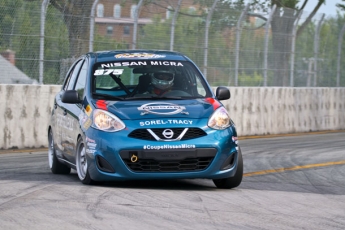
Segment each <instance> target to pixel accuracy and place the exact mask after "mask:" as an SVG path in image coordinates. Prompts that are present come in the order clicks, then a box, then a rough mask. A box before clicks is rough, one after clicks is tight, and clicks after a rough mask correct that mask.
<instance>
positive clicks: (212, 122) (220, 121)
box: [207, 107, 231, 129]
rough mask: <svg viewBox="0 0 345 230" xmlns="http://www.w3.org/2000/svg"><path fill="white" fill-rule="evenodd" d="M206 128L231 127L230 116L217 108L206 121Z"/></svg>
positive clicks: (222, 109)
mask: <svg viewBox="0 0 345 230" xmlns="http://www.w3.org/2000/svg"><path fill="white" fill-rule="evenodd" d="M207 125H208V127H210V128H212V129H226V128H227V127H229V126H230V125H231V122H230V116H229V114H228V112H227V111H226V109H225V108H224V107H220V108H218V109H217V110H216V111H214V112H213V114H212V116H211V117H210V119H209V120H208V123H207Z"/></svg>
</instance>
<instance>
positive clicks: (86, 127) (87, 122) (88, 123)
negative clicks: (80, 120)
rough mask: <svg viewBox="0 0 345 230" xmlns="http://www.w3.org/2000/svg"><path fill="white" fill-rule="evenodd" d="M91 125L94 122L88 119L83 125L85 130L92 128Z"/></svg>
mask: <svg viewBox="0 0 345 230" xmlns="http://www.w3.org/2000/svg"><path fill="white" fill-rule="evenodd" d="M91 124H92V121H91V119H90V118H88V119H87V120H86V121H85V123H84V124H83V127H84V129H88V128H90V126H91Z"/></svg>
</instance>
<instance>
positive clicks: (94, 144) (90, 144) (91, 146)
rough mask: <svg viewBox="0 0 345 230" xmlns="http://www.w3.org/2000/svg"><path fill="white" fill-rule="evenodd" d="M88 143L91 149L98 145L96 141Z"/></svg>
mask: <svg viewBox="0 0 345 230" xmlns="http://www.w3.org/2000/svg"><path fill="white" fill-rule="evenodd" d="M86 145H87V147H89V148H90V149H95V148H96V147H97V144H96V143H92V142H87V143H86Z"/></svg>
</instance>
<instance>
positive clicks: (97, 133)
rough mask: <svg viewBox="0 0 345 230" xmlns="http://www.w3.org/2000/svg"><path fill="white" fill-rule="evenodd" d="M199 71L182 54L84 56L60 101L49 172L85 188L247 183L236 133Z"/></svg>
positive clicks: (51, 130)
mask: <svg viewBox="0 0 345 230" xmlns="http://www.w3.org/2000/svg"><path fill="white" fill-rule="evenodd" d="M229 98H230V91H229V89H228V88H226V87H218V88H216V89H215V95H214V93H213V92H212V89H211V88H210V86H209V85H208V83H207V82H206V80H205V78H204V77H203V75H202V73H201V71H200V70H199V69H198V67H197V66H196V65H195V64H194V63H193V61H192V60H190V59H189V58H188V57H186V56H185V55H183V54H181V53H177V52H170V51H156V50H115V51H104V52H93V53H87V54H85V55H83V56H82V57H80V58H79V59H78V60H76V61H75V63H74V64H73V65H72V67H71V68H70V70H69V71H68V73H67V75H66V78H65V80H64V83H63V86H62V88H61V91H60V92H59V93H58V94H57V95H56V96H55V100H54V105H53V109H52V114H51V118H50V122H49V127H48V141H49V154H48V155H49V157H48V159H49V167H50V169H51V171H52V172H53V173H55V174H68V173H70V171H71V168H72V169H75V170H76V171H77V174H78V177H79V179H80V180H81V182H82V183H83V184H94V183H98V182H105V181H116V180H152V179H192V178H205V179H212V180H213V182H214V184H215V185H216V186H217V187H218V188H234V187H237V186H239V185H240V183H241V181H242V176H243V161H242V154H241V149H240V147H239V145H238V141H237V133H236V128H235V125H234V123H233V121H232V120H231V118H230V116H229V113H228V111H227V110H226V109H225V108H224V106H223V105H222V103H221V102H220V101H221V100H226V99H229Z"/></svg>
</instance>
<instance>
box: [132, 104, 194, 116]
mask: <svg viewBox="0 0 345 230" xmlns="http://www.w3.org/2000/svg"><path fill="white" fill-rule="evenodd" d="M185 109H186V107H184V106H179V105H175V104H171V103H164V102H161V103H159V102H154V103H147V104H144V105H142V106H140V107H139V108H138V110H139V111H142V112H141V114H140V115H145V114H149V113H151V114H159V115H173V114H177V113H184V114H187V115H188V114H189V113H188V112H185V111H183V110H185Z"/></svg>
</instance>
